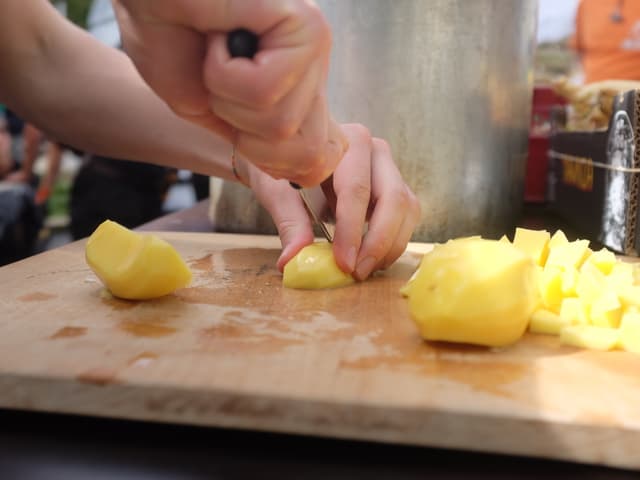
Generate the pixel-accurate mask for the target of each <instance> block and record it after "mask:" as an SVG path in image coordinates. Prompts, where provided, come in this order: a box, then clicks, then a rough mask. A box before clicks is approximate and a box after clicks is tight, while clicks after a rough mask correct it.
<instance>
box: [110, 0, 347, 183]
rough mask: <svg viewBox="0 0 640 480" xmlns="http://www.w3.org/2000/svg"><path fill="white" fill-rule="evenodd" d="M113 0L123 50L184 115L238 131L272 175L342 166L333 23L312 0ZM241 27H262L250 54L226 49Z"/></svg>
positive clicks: (314, 175)
mask: <svg viewBox="0 0 640 480" xmlns="http://www.w3.org/2000/svg"><path fill="white" fill-rule="evenodd" d="M113 3H114V7H115V10H116V14H117V17H118V22H119V24H120V30H121V35H122V40H123V46H124V48H125V50H126V51H127V53H128V54H129V56H130V57H131V58H132V60H133V62H134V64H135V65H136V67H137V68H138V71H139V72H140V74H141V75H142V77H143V78H144V79H145V81H146V82H147V83H148V84H149V86H150V87H151V88H152V89H153V90H154V91H155V92H156V93H157V94H158V95H159V96H160V97H161V98H162V99H163V100H164V101H165V102H167V104H168V105H169V106H170V107H171V108H172V109H173V110H174V112H176V113H177V114H178V115H180V116H181V117H183V118H185V119H188V120H190V121H192V122H195V123H198V124H200V125H202V126H205V127H206V128H209V129H211V130H213V131H215V132H217V133H218V134H220V135H223V136H224V137H226V138H227V139H228V140H229V141H235V142H236V144H237V148H238V151H239V152H240V153H241V154H243V155H244V156H245V157H246V158H247V159H248V160H249V161H251V162H252V163H254V164H255V165H256V166H257V167H259V168H260V169H261V170H263V171H264V172H266V173H268V174H269V175H271V176H273V177H274V178H286V179H288V180H292V181H294V182H296V183H299V184H300V185H303V186H311V185H317V184H319V183H320V182H321V181H323V180H324V179H325V178H327V177H328V176H329V175H330V174H331V172H332V171H333V170H334V169H335V168H336V166H337V164H338V162H339V161H340V159H341V158H342V156H343V154H344V151H345V150H346V148H347V144H346V139H345V138H344V136H343V135H342V132H341V130H340V128H339V127H338V125H337V124H336V123H335V122H334V121H333V120H332V119H331V116H330V115H329V112H328V108H327V102H326V98H325V83H326V76H327V69H328V59H329V51H330V48H331V33H330V30H329V27H328V24H327V23H326V20H325V19H324V17H323V15H322V13H321V12H320V10H319V9H318V8H317V7H316V6H315V5H313V3H312V2H309V1H306V0H281V1H271V2H265V1H259V0H243V1H242V2H230V1H222V0H153V1H141V0H114V2H113ZM237 28H245V29H248V30H250V31H252V32H254V33H256V34H257V35H258V36H259V46H258V52H257V54H256V55H255V57H254V58H253V59H247V58H231V57H230V55H229V53H228V51H227V46H226V39H227V33H228V32H230V31H232V30H235V29H237ZM236 132H237V137H236Z"/></svg>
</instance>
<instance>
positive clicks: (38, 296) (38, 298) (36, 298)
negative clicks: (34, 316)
mask: <svg viewBox="0 0 640 480" xmlns="http://www.w3.org/2000/svg"><path fill="white" fill-rule="evenodd" d="M56 297H57V295H53V294H51V293H46V292H33V293H28V294H26V295H22V296H21V297H18V300H20V301H21V302H44V301H46V300H52V299H54V298H56Z"/></svg>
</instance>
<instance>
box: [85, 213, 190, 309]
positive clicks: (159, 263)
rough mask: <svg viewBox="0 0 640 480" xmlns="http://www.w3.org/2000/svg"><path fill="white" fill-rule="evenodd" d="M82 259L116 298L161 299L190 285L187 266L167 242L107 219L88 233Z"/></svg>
mask: <svg viewBox="0 0 640 480" xmlns="http://www.w3.org/2000/svg"><path fill="white" fill-rule="evenodd" d="M85 257H86V260H87V263H88V264H89V266H90V267H91V269H92V270H93V272H94V273H95V274H96V275H97V276H98V278H99V279H100V280H101V281H102V283H103V284H104V285H105V286H106V287H107V289H108V290H109V291H110V292H111V293H112V294H113V295H114V296H116V297H120V298H125V299H129V300H146V299H151V298H156V297H161V296H163V295H167V294H169V293H171V292H173V291H174V290H176V289H178V288H182V287H186V286H187V285H188V284H189V283H190V282H191V271H190V270H189V267H188V266H187V265H186V264H185V263H184V261H183V260H182V258H181V257H180V255H179V254H178V252H176V250H175V249H174V248H173V247H172V246H171V245H170V244H169V243H167V242H166V241H164V240H162V239H161V238H159V237H157V236H156V235H148V234H140V233H137V232H133V231H131V230H129V229H127V228H125V227H123V226H122V225H120V224H118V223H116V222H112V221H110V220H106V221H104V222H103V223H101V224H100V225H99V226H98V228H97V229H96V230H95V231H94V232H93V233H92V234H91V236H90V237H89V240H88V241H87V245H86V248H85Z"/></svg>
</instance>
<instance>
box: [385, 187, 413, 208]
mask: <svg viewBox="0 0 640 480" xmlns="http://www.w3.org/2000/svg"><path fill="white" fill-rule="evenodd" d="M389 196H390V197H391V198H392V199H393V202H394V203H395V204H396V205H397V208H398V209H399V210H400V211H405V210H406V209H407V208H409V207H410V206H411V199H410V198H409V192H408V191H407V189H406V188H405V187H404V185H398V186H395V187H392V188H391V190H390V191H389Z"/></svg>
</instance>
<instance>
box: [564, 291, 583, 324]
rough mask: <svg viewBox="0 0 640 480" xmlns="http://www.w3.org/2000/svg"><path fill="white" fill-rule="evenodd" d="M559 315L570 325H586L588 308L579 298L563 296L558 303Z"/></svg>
mask: <svg viewBox="0 0 640 480" xmlns="http://www.w3.org/2000/svg"><path fill="white" fill-rule="evenodd" d="M560 317H561V318H563V319H564V320H566V321H567V322H568V323H570V324H571V325H588V324H589V308H588V306H587V305H585V304H584V303H583V302H582V300H580V299H579V298H575V297H570V298H565V299H564V300H562V303H561V304H560Z"/></svg>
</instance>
